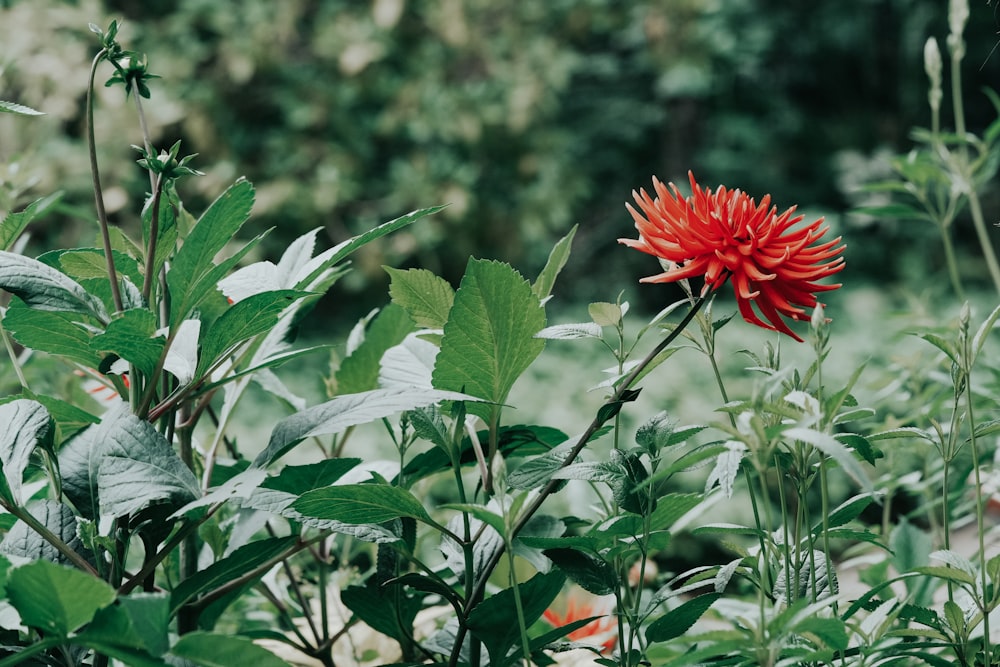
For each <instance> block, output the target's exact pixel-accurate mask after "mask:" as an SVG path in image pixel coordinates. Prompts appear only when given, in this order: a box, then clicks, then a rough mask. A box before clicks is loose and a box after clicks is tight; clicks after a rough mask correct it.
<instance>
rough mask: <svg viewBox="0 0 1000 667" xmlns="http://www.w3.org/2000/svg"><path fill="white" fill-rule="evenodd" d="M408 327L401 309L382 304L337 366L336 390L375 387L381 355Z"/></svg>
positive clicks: (346, 391) (410, 327)
mask: <svg viewBox="0 0 1000 667" xmlns="http://www.w3.org/2000/svg"><path fill="white" fill-rule="evenodd" d="M411 331H413V322H412V321H411V320H410V317H409V316H408V315H407V314H406V311H405V310H403V309H402V308H400V307H399V306H397V305H395V304H394V303H393V304H389V305H388V306H386V307H385V308H383V309H382V310H381V311H380V312H379V314H378V315H377V316H376V317H375V319H373V320H372V321H371V324H369V325H368V328H367V330H366V331H365V338H364V340H363V341H362V342H361V344H360V345H359V346H358V347H357V348H356V349H355V350H354V351H353V352H351V354H350V356H348V357H347V358H346V359H344V360H343V362H341V364H340V368H338V369H337V372H336V374H335V375H334V378H335V379H336V381H337V393H339V394H357V393H359V392H362V391H370V390H372V389H376V388H378V377H379V367H380V364H379V362H380V361H381V359H382V356H383V355H384V354H385V353H386V351H387V350H389V348H392V347H394V346H396V345H399V344H400V343H402V342H403V340H404V339H405V338H406V336H407V334H409V333H410V332H411Z"/></svg>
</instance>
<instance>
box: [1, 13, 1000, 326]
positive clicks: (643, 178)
mask: <svg viewBox="0 0 1000 667" xmlns="http://www.w3.org/2000/svg"><path fill="white" fill-rule="evenodd" d="M946 4H947V3H945V2H942V1H940V0H852V1H851V2H844V3H840V2H820V3H817V2H805V1H804V0H797V1H793V2H788V1H787V0H636V1H633V2H624V3H623V2H619V1H618V0H547V1H546V2H522V1H519V0H322V1H320V0H282V1H281V2H272V1H269V0H169V1H168V0H78V1H76V2H68V1H66V2H57V1H56V0H21V1H18V0H7V1H6V2H2V3H0V25H2V26H3V33H4V37H3V39H2V40H0V99H11V100H16V101H19V102H21V103H23V104H27V105H30V106H32V107H34V108H37V109H40V110H42V111H45V112H46V113H47V114H48V115H47V116H46V117H44V118H41V119H37V120H36V121H34V122H32V123H24V122H17V120H16V119H10V118H3V117H0V165H2V166H0V210H6V209H10V208H13V207H16V206H19V205H21V204H23V203H25V202H26V201H27V200H28V199H29V198H32V197H36V196H39V195H41V194H46V193H48V192H49V191H52V190H55V189H60V188H61V189H65V190H66V191H67V196H66V198H65V200H64V201H65V204H64V207H63V210H62V216H61V217H58V218H51V219H50V220H49V221H48V224H47V226H42V227H39V228H37V229H35V230H34V233H35V237H34V239H33V243H34V244H35V245H36V246H38V250H42V249H47V248H49V247H52V246H54V245H56V244H60V245H72V244H74V243H90V240H91V238H92V237H93V235H94V233H95V232H96V225H94V224H93V222H92V219H93V217H94V216H93V214H92V213H91V209H92V198H91V197H92V196H91V194H90V190H89V177H88V174H87V160H86V157H85V153H84V148H83V141H82V134H83V99H84V87H85V84H86V79H87V69H88V67H89V63H90V58H91V57H92V56H93V53H94V51H95V50H96V44H95V42H94V38H93V35H92V34H91V33H90V32H89V31H88V30H87V28H86V26H87V23H88V22H94V23H97V24H100V25H104V24H107V22H108V20H110V18H119V19H122V20H124V27H123V29H122V40H123V41H124V42H125V43H127V44H129V45H131V46H132V47H134V48H135V49H137V50H140V51H145V52H146V53H148V55H149V65H150V71H151V72H153V73H155V74H158V75H159V76H161V77H162V78H161V79H156V80H154V81H152V82H151V88H152V92H153V98H152V101H151V102H147V103H146V111H147V113H148V114H149V117H150V123H151V130H152V132H153V135H154V136H155V137H156V141H157V147H163V148H165V147H167V146H169V145H171V144H173V142H174V141H176V140H177V139H182V140H183V141H184V147H185V151H191V152H197V153H199V154H200V155H201V157H199V158H197V159H196V161H195V162H194V163H193V166H195V167H197V168H199V169H201V170H203V171H205V172H207V176H206V177H204V178H201V179H192V180H191V181H189V182H188V183H186V184H185V185H184V187H185V188H187V191H185V192H183V195H184V197H185V199H186V201H187V202H188V205H189V207H190V208H192V210H200V208H201V207H202V206H203V205H205V204H207V203H208V201H210V200H211V199H212V198H214V196H215V195H216V194H217V193H218V192H220V191H221V190H222V189H223V188H224V186H225V185H226V184H227V183H229V182H230V181H231V180H232V179H233V178H234V177H236V176H239V175H246V176H247V177H248V178H249V179H250V180H251V181H253V182H254V183H255V184H256V186H257V188H258V192H259V196H258V203H257V207H256V209H255V214H256V224H257V225H258V226H259V227H258V228H263V227H268V226H274V227H275V230H274V232H272V234H271V236H270V238H269V240H268V243H266V244H264V245H263V246H262V248H263V252H265V253H269V254H277V253H278V252H280V249H281V248H283V247H284V245H285V244H287V242H289V241H290V240H291V239H293V238H295V237H297V236H298V235H300V234H301V233H303V232H304V231H305V230H308V229H311V228H314V227H319V226H322V227H324V228H325V230H326V233H327V234H328V236H329V240H330V243H333V242H335V241H339V240H341V239H343V238H345V237H347V236H348V235H350V234H353V233H357V232H358V231H360V230H362V229H365V228H368V227H371V226H372V225H373V224H375V223H377V222H380V221H384V220H388V219H391V218H393V217H395V216H397V215H399V214H400V213H402V212H405V211H408V210H411V209H414V208H418V207H422V206H429V205H433V204H438V203H447V204H449V207H448V208H447V209H446V210H445V211H444V212H443V213H441V214H439V215H438V216H435V218H434V219H432V220H429V221H424V222H423V223H421V224H420V225H416V226H414V227H413V228H412V230H409V231H407V232H405V233H401V234H398V235H395V236H394V237H393V238H392V239H391V240H388V241H387V242H386V243H383V244H381V245H379V246H378V247H377V248H372V249H370V250H368V252H367V253H365V254H363V255H361V256H360V257H358V258H357V263H358V266H359V268H360V269H361V270H360V271H358V272H357V273H356V277H355V279H354V280H355V282H354V283H353V287H354V288H355V289H359V288H361V286H362V285H364V284H371V283H372V282H374V283H377V287H378V289H383V288H384V282H385V278H384V275H383V274H382V272H381V269H380V268H379V267H380V266H381V265H382V264H392V265H394V266H407V265H420V266H423V267H426V268H429V269H431V270H433V271H435V272H437V273H439V274H441V275H443V276H446V277H448V278H450V279H455V278H457V277H458V276H460V275H461V273H462V271H463V270H464V266H465V262H466V259H467V257H468V256H469V255H470V254H473V255H479V256H489V257H499V258H503V259H506V260H508V261H511V262H513V263H515V264H518V265H523V266H526V267H532V268H534V267H539V266H541V264H542V263H543V261H544V256H545V254H546V252H547V248H549V247H550V246H551V242H552V240H553V239H554V238H557V237H558V236H559V235H561V234H562V233H565V231H566V230H568V228H569V227H570V226H571V225H573V224H574V223H579V224H580V233H579V234H578V236H577V241H576V248H575V250H574V266H571V267H568V268H567V277H568V279H567V281H566V282H565V283H564V284H570V285H573V286H574V293H573V294H571V295H568V296H570V297H572V298H579V299H585V298H590V297H599V298H605V299H606V298H608V294H607V293H606V289H607V286H606V276H607V275H609V274H611V273H613V274H615V275H621V276H626V278H625V279H623V280H616V281H615V284H616V285H617V284H621V285H628V284H630V283H631V282H633V278H631V277H630V276H639V275H647V274H649V273H652V272H653V271H654V270H655V267H650V266H649V265H648V258H643V257H639V256H636V255H635V254H633V253H625V252H617V251H616V250H615V240H616V239H617V238H618V237H620V236H629V235H631V234H632V230H631V221H630V220H629V219H628V216H627V214H626V213H625V211H624V209H623V207H622V203H623V201H624V200H626V199H629V198H630V197H629V193H630V192H631V190H632V189H633V188H637V187H648V184H649V180H650V175H651V174H657V175H658V176H660V177H661V178H663V179H671V180H675V181H678V182H686V177H685V172H686V171H687V170H688V169H693V170H694V171H695V173H696V175H697V177H698V179H699V181H700V182H701V183H703V184H704V185H708V186H713V187H714V185H715V184H717V183H726V184H727V185H730V186H733V187H741V188H743V189H745V190H747V191H748V192H751V193H753V194H756V195H758V196H760V195H762V194H764V193H766V192H771V193H773V194H774V197H775V203H776V205H778V206H779V207H787V206H789V205H791V204H793V203H800V204H802V205H803V208H804V209H806V214H807V215H812V214H815V215H817V216H818V215H823V214H825V215H827V216H828V218H829V219H830V220H831V223H832V224H833V225H834V226H835V228H836V230H837V231H838V233H844V234H846V235H847V236H848V239H849V242H850V249H849V257H848V270H847V271H846V272H845V274H844V279H845V280H848V279H853V280H857V279H859V278H862V277H871V278H874V279H878V280H892V279H900V278H902V279H906V278H909V277H911V276H914V275H917V274H919V273H923V274H926V273H927V272H928V270H929V271H930V272H931V274H932V275H934V274H936V273H937V272H938V271H940V270H943V269H941V258H940V256H939V255H940V250H939V248H937V245H938V244H937V238H936V235H935V233H934V230H933V229H925V228H922V227H918V226H914V225H912V224H909V223H899V225H898V226H897V225H893V224H890V223H886V222H882V221H880V222H877V223H876V222H867V221H865V220H864V219H862V218H850V217H848V216H846V215H844V213H845V211H848V210H849V209H850V208H851V207H852V206H855V205H857V204H860V203H862V201H861V200H859V199H857V198H856V196H855V195H854V194H853V191H854V190H855V188H856V186H857V185H858V184H859V183H861V182H864V181H866V180H870V179H872V178H881V177H884V176H886V175H888V173H889V166H888V156H890V155H891V154H893V153H896V152H900V151H905V150H907V149H908V148H909V145H910V144H909V139H908V133H909V131H910V128H912V127H913V126H914V125H920V124H926V122H927V120H926V119H927V117H928V111H927V108H926V84H925V80H924V79H925V75H924V73H923V65H922V47H923V43H924V40H925V39H926V38H927V37H928V36H930V35H936V36H937V37H939V39H940V38H942V37H943V33H944V31H945V30H946V26H947V22H946V21H945V20H944V19H943V15H944V12H945V11H946ZM994 4H996V3H987V4H986V5H984V4H982V3H975V6H974V7H973V8H972V18H971V24H970V28H969V31H968V33H967V43H968V44H969V56H968V58H967V59H966V69H967V79H966V90H968V91H972V94H970V96H969V97H970V99H968V100H967V113H968V116H969V121H970V130H972V131H978V130H980V129H981V128H982V127H984V126H985V125H986V124H988V123H989V122H990V121H991V120H992V119H993V112H992V109H991V107H990V105H989V103H988V101H987V100H986V98H985V97H983V96H980V95H979V94H978V92H976V91H978V88H979V86H980V85H981V84H983V83H990V82H993V81H996V80H997V74H998V72H1000V56H998V55H995V54H991V51H990V50H991V49H992V48H993V46H994V45H995V44H996V43H997V40H998V38H997V36H996V34H995V33H996V31H997V27H998V24H997V19H996V18H995V16H994V11H995V7H994V6H992V5H994ZM111 74H112V71H110V70H109V71H103V70H102V72H101V73H100V74H99V77H102V78H103V79H106V78H109V77H110V76H111ZM945 122H948V121H947V116H946V121H945ZM97 123H98V126H97V137H98V143H99V144H100V146H101V150H102V163H101V165H102V172H103V176H104V181H105V183H106V185H107V186H108V200H109V202H108V203H109V208H110V209H111V210H112V211H113V213H114V215H115V216H116V218H117V220H118V221H119V222H120V223H122V224H124V225H125V226H126V228H128V226H129V225H135V224H137V223H136V222H135V220H136V219H137V217H138V216H137V210H138V208H139V206H140V202H141V198H142V197H143V195H144V192H145V190H146V189H147V188H148V181H147V180H146V177H145V175H144V173H143V172H142V171H141V170H140V169H139V168H138V167H136V166H134V160H135V154H134V152H133V151H132V149H131V148H130V147H129V146H130V144H134V143H139V142H140V137H141V135H140V133H139V130H138V127H137V125H136V122H135V112H134V109H133V108H132V106H131V103H130V101H126V100H124V99H122V95H121V90H120V89H118V88H114V89H108V90H104V89H102V90H101V95H100V98H99V100H98V113H97ZM984 201H985V205H986V208H987V216H988V217H989V216H991V215H992V216H993V217H994V218H995V217H996V213H995V210H996V208H997V205H998V204H1000V201H998V199H997V197H996V196H995V195H992V196H991V194H990V193H986V195H985V200H984ZM852 221H853V223H856V224H851V223H852ZM958 236H959V238H958V241H959V244H960V247H961V244H962V236H963V234H962V233H961V232H960V233H959V235H958ZM968 236H969V237H970V239H971V232H970V233H969V234H968ZM901 241H905V242H901ZM969 247H970V248H971V247H972V246H971V244H970V246H969ZM890 248H891V249H892V250H891V252H890ZM643 260H646V261H645V262H644V261H643ZM974 266H975V265H974V264H973V267H974ZM598 267H600V269H601V270H600V271H596V270H595V269H597V268H598ZM849 274H850V276H853V278H848V275H849ZM942 275H943V274H942ZM349 285H350V283H349ZM647 294H648V292H647ZM661 296H662V294H661ZM650 298H657V297H656V296H655V295H650ZM352 314H353V313H352Z"/></svg>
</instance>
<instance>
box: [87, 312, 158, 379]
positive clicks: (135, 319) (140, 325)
mask: <svg viewBox="0 0 1000 667" xmlns="http://www.w3.org/2000/svg"><path fill="white" fill-rule="evenodd" d="M163 344H164V338H163V337H162V336H157V335H156V315H154V314H153V313H152V312H150V311H149V310H146V309H145V308H133V309H130V310H126V311H123V312H121V313H118V314H116V315H115V316H114V317H113V318H112V320H111V321H110V322H109V323H108V326H107V328H106V329H105V331H104V333H102V334H98V335H96V336H94V337H93V338H92V339H91V341H90V347H91V349H92V350H94V352H97V353H99V354H107V353H109V352H112V353H114V354H116V355H118V356H119V357H121V358H122V359H124V360H126V361H128V362H129V363H132V364H135V366H136V368H138V369H139V370H140V371H142V372H143V373H144V374H146V375H152V374H153V370H154V369H155V368H156V364H157V362H159V360H160V356H161V355H162V353H163Z"/></svg>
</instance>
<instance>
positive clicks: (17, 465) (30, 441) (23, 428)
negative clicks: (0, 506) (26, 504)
mask: <svg viewBox="0 0 1000 667" xmlns="http://www.w3.org/2000/svg"><path fill="white" fill-rule="evenodd" d="M0 424H3V432H2V433H0V466H2V468H3V479H2V480H0V494H2V495H3V497H4V498H5V499H6V500H7V502H9V503H11V504H12V505H18V506H19V505H21V504H22V500H21V483H22V482H23V481H24V470H25V468H27V467H28V460H29V458H30V457H31V452H33V451H34V450H35V447H36V446H37V445H38V444H39V443H41V442H42V441H43V440H44V439H45V438H46V437H47V436H48V435H49V433H50V429H51V427H52V419H51V418H50V417H49V411H48V410H46V409H45V406H43V405H42V404H41V403H38V402H37V401H30V400H27V399H23V398H22V399H19V400H16V401H11V402H9V403H4V404H3V405H0Z"/></svg>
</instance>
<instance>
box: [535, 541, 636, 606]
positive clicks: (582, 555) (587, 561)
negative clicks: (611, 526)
mask: <svg viewBox="0 0 1000 667" xmlns="http://www.w3.org/2000/svg"><path fill="white" fill-rule="evenodd" d="M542 553H544V554H545V555H546V557H548V558H549V560H551V561H552V562H553V563H555V566H556V567H558V568H559V569H560V570H562V572H563V574H565V575H566V576H567V577H569V579H570V581H572V582H574V583H576V584H577V585H578V586H580V587H581V588H583V589H584V590H585V591H588V592H590V593H593V594H594V595H609V594H611V593H614V592H615V591H616V590H617V589H618V573H617V572H616V571H615V568H614V566H613V565H612V564H611V563H609V562H607V561H606V560H604V559H603V558H601V557H600V556H599V555H597V554H595V553H591V552H588V551H580V550H578V549H572V548H565V547H559V548H555V549H546V550H545V551H543V552H542Z"/></svg>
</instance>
